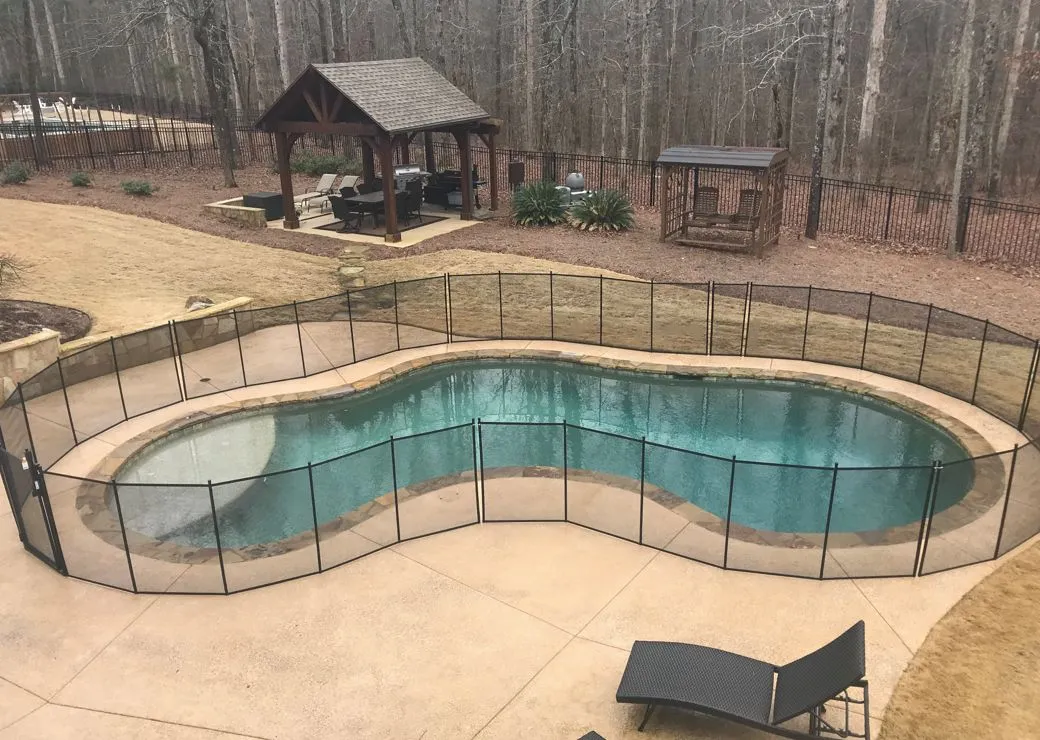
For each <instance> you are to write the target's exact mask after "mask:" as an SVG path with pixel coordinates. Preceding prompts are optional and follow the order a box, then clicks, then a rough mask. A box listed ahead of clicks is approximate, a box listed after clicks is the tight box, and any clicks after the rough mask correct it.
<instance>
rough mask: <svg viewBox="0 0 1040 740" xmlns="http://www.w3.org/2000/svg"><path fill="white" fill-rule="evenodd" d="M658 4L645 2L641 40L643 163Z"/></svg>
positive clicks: (638, 151) (640, 156) (638, 154)
mask: <svg viewBox="0 0 1040 740" xmlns="http://www.w3.org/2000/svg"><path fill="white" fill-rule="evenodd" d="M657 2H658V0H643V7H642V8H641V12H642V14H643V33H642V35H641V37H640V40H639V123H638V124H637V126H638V128H639V133H638V136H639V140H638V144H637V146H636V159H638V160H640V161H643V160H645V159H646V157H647V151H646V145H647V139H648V138H649V132H648V130H647V129H649V128H650V125H649V113H650V110H649V109H650V88H651V85H652V84H653V78H652V77H651V71H652V69H651V66H650V49H651V46H652V45H653V44H654V42H655V41H656V37H657Z"/></svg>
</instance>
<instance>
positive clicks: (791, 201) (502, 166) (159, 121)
mask: <svg viewBox="0 0 1040 740" xmlns="http://www.w3.org/2000/svg"><path fill="white" fill-rule="evenodd" d="M123 102H124V103H125V104H126V105H127V106H130V101H123ZM128 109H135V110H138V111H140V112H138V113H123V112H122V110H116V111H113V112H108V113H106V114H105V115H104V116H100V115H99V114H98V113H97V112H96V110H85V111H84V112H81V113H79V114H78V117H77V114H76V112H75V111H73V112H72V114H71V115H69V116H68V120H61V121H59V122H58V123H59V124H60V125H58V126H57V127H56V128H49V129H48V130H47V131H46V132H45V133H44V136H43V137H42V139H41V137H40V136H39V135H38V133H37V132H36V131H35V129H34V127H33V126H32V125H31V124H29V123H25V122H18V123H12V122H7V123H2V122H0V165H3V164H5V163H7V162H10V161H14V160H21V161H25V162H29V163H32V164H33V165H34V166H36V167H37V168H38V169H70V168H73V169H111V170H126V171H132V170H140V169H152V168H163V167H203V166H204V167H215V166H219V164H220V156H219V152H218V149H217V141H216V138H215V136H214V131H213V126H212V124H211V123H210V119H209V118H208V117H207V116H205V115H203V114H189V113H187V112H185V111H183V110H170V109H168V108H166V107H163V106H159V105H152V106H144V107H141V106H136V107H135V108H134V107H131V108H128ZM258 117H259V112H255V113H240V114H239V115H238V117H237V118H236V120H235V121H234V122H233V123H234V144H235V151H236V158H237V163H236V164H237V165H238V166H246V165H254V166H255V165H259V166H271V165H272V164H273V162H274V160H275V153H274V142H273V139H272V137H271V136H270V135H269V134H266V133H263V132H260V131H257V130H255V129H254V128H253V125H252V124H253V122H254V121H255V120H256V119H257V118H258ZM296 148H297V151H315V152H324V153H328V154H333V153H338V154H343V155H345V156H347V157H349V158H352V159H354V160H356V161H358V162H360V159H361V153H360V149H359V144H358V143H357V142H356V141H354V140H353V139H342V138H336V137H330V136H320V135H307V136H304V137H302V138H301V139H300V140H299V141H298V142H297V144H296ZM435 148H436V150H437V156H438V161H439V162H440V163H441V164H442V165H447V166H450V167H456V168H457V167H458V166H459V164H458V162H459V156H458V148H457V145H456V144H455V143H454V142H453V141H449V140H438V141H436V143H435ZM394 156H395V157H397V158H398V160H399V159H400V152H399V151H396V150H395V154H394ZM410 156H411V160H412V161H415V162H422V161H423V152H422V148H421V146H420V145H415V144H413V147H412V149H411V152H410ZM472 156H473V161H474V163H475V164H476V165H477V167H478V169H479V170H480V171H481V172H484V173H486V172H487V171H488V168H489V164H490V160H489V152H488V150H487V149H486V148H485V147H483V146H474V147H473V150H472ZM509 162H523V163H524V165H525V171H526V179H527V180H528V181H531V180H540V179H550V180H553V181H555V182H562V180H563V178H564V176H565V175H566V174H567V173H568V172H572V171H578V172H582V173H584V175H585V179H586V185H587V187H588V188H590V189H601V188H612V189H616V190H620V191H622V192H623V193H625V194H626V195H627V196H628V197H629V199H631V200H632V202H633V203H635V204H636V205H639V206H643V207H647V208H655V207H656V206H657V205H658V204H657V198H658V195H659V182H658V180H659V170H658V167H657V165H656V163H655V162H653V161H644V160H636V159H625V158H620V157H606V156H596V155H588V154H576V153H564V152H540V151H526V150H522V149H502V150H500V151H499V153H498V171H499V172H500V173H505V172H507V165H508V163H509ZM702 172H703V173H704V174H705V176H714V177H717V178H724V177H728V176H730V175H729V174H728V173H726V172H724V171H721V170H719V171H717V170H710V169H705V170H702ZM952 202H953V198H951V196H950V195H949V194H943V193H932V192H925V191H919V190H912V189H907V188H901V187H896V186H893V185H875V184H868V183H858V182H852V181H848V180H838V179H828V178H825V179H824V180H823V185H822V202H821V214H820V224H819V230H820V231H821V232H823V233H827V234H833V235H839V236H851V237H856V238H862V239H869V240H873V241H879V242H888V241H893V242H898V243H905V244H914V245H920V246H923V247H932V248H936V247H937V248H942V249H945V248H946V246H947V244H948V233H949V228H948V220H949V217H950V208H951V203H952ZM808 205H809V178H808V177H806V176H803V175H794V174H790V175H788V176H787V183H786V198H785V205H784V219H783V223H784V225H785V226H787V227H790V228H793V229H798V230H801V229H802V228H803V227H804V226H805V220H806V213H807V210H808ZM961 212H962V214H964V215H963V217H962V223H961V224H960V228H959V231H958V242H959V245H960V251H961V252H962V253H964V254H966V255H968V256H970V257H972V258H976V259H980V260H996V261H1000V262H1005V263H1009V264H1014V265H1027V266H1028V265H1036V264H1040V237H1038V235H1040V208H1037V207H1033V206H1027V205H1021V204H1015V203H1003V202H998V201H990V200H984V199H979V198H966V199H964V202H963V208H962V209H961Z"/></svg>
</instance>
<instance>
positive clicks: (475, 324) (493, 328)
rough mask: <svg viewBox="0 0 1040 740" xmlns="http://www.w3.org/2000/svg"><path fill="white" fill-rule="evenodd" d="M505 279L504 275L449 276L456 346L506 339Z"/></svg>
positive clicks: (452, 330) (452, 323) (452, 327)
mask: <svg viewBox="0 0 1040 740" xmlns="http://www.w3.org/2000/svg"><path fill="white" fill-rule="evenodd" d="M502 278H503V275H502V274H501V273H497V274H492V275H449V276H448V293H449V295H450V297H451V305H450V307H449V308H450V311H451V340H452V341H453V342H464V341H468V340H475V339H502V338H503V336H504V327H503V320H504V316H503V313H502V311H503V307H502Z"/></svg>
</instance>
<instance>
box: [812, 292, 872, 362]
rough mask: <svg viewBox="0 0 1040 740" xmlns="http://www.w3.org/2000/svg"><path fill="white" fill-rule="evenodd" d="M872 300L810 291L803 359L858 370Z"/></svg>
mask: <svg viewBox="0 0 1040 740" xmlns="http://www.w3.org/2000/svg"><path fill="white" fill-rule="evenodd" d="M871 302H872V297H871V296H869V295H865V294H863V293H850V292H848V291H843V290H827V289H823V288H813V289H812V291H811V294H810V296H809V313H808V322H807V328H806V333H805V352H804V354H803V359H806V360H812V361H813V362H823V363H827V364H831V365H846V366H848V367H860V366H861V364H863V347H864V344H865V339H866V338H867V315H868V313H870V311H871V308H872V306H871Z"/></svg>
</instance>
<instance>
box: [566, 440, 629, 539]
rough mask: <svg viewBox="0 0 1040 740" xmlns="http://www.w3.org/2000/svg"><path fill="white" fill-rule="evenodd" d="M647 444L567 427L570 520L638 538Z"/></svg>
mask: <svg viewBox="0 0 1040 740" xmlns="http://www.w3.org/2000/svg"><path fill="white" fill-rule="evenodd" d="M641 470H642V444H641V442H640V441H638V440H634V439H628V438H625V437H619V436H617V435H613V434H607V433H605V432H599V431H595V430H593V429H583V428H581V427H575V426H568V427H567V521H569V522H574V523H575V524H581V525H584V526H586V527H591V528H592V529H597V530H599V531H601V532H606V533H608V534H613V535H616V536H618V537H623V538H625V539H626V540H632V541H633V542H638V541H639V510H640V502H639V499H640V485H639V483H640V478H641Z"/></svg>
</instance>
